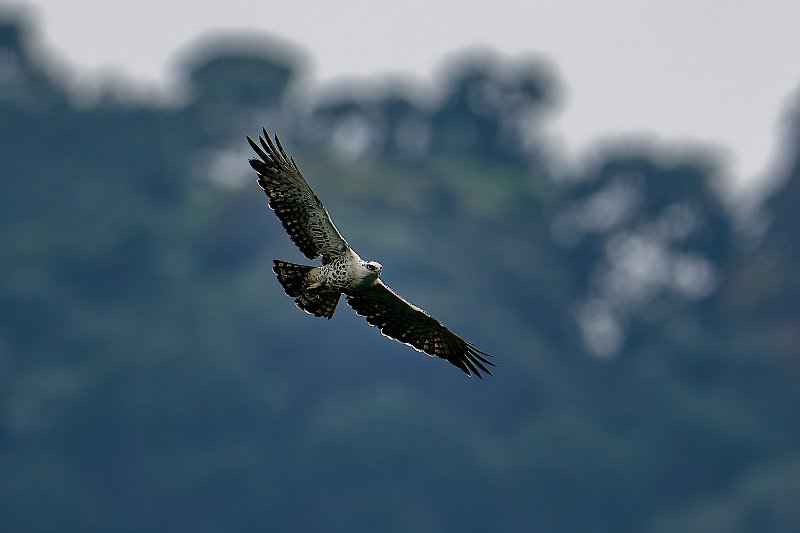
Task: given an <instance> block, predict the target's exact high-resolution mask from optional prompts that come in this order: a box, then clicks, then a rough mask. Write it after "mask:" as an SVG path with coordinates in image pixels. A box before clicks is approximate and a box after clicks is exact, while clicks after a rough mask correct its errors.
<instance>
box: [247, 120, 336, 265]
mask: <svg viewBox="0 0 800 533" xmlns="http://www.w3.org/2000/svg"><path fill="white" fill-rule="evenodd" d="M263 131H264V136H263V137H261V136H259V137H258V141H259V143H260V144H261V146H259V145H258V144H256V142H255V141H253V139H251V138H250V137H248V138H247V142H249V143H250V146H251V147H252V148H253V150H255V152H256V154H257V155H258V157H259V158H258V159H251V160H250V166H251V167H253V170H255V171H256V173H258V185H259V186H260V187H261V188H262V189H264V192H265V193H266V194H267V196H268V197H269V206H270V208H271V209H272V210H273V211H275V214H276V215H277V216H278V219H279V220H280V221H281V224H283V227H284V228H285V229H286V232H287V233H288V234H289V237H291V239H292V241H293V242H294V243H295V244H296V245H297V247H298V248H300V251H301V252H303V255H305V256H306V257H308V258H309V259H316V258H317V257H319V256H320V255H321V256H322V262H323V263H329V262H330V261H331V259H332V258H334V257H337V256H340V255H342V254H343V253H344V252H345V251H346V250H347V249H348V248H349V246H348V244H347V241H345V240H344V237H342V235H341V234H340V233H339V230H337V229H336V226H334V225H333V221H332V220H331V216H330V215H329V214H328V210H327V209H325V206H324V205H322V202H321V201H320V200H319V198H317V195H316V194H314V191H313V190H311V187H309V185H308V183H306V180H305V178H303V175H302V174H301V173H300V169H298V168H297V165H296V164H295V162H294V159H292V158H290V157H288V156H287V155H286V152H285V151H284V150H283V146H281V141H280V139H278V136H277V135H276V136H275V143H277V148H276V146H275V144H273V142H272V140H271V139H270V138H269V134H268V133H267V130H263Z"/></svg>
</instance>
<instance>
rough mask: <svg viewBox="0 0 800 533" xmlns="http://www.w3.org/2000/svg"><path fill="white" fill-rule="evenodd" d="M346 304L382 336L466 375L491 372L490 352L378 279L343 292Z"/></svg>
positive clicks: (492, 364) (479, 375)
mask: <svg viewBox="0 0 800 533" xmlns="http://www.w3.org/2000/svg"><path fill="white" fill-rule="evenodd" d="M347 303H348V304H349V305H350V307H352V308H353V309H354V310H355V312H356V313H358V314H359V315H361V316H363V317H365V318H366V319H367V322H368V323H369V324H370V325H371V326H375V327H377V328H378V329H379V330H380V332H381V333H382V334H383V335H385V336H386V337H389V338H391V339H394V340H396V341H399V342H402V343H404V344H407V345H409V346H411V347H412V348H414V349H415V350H417V351H420V352H423V353H426V354H428V355H431V356H437V357H441V358H442V359H444V360H446V361H448V362H450V363H451V364H453V365H455V366H457V367H458V368H460V369H461V370H463V371H464V373H466V374H467V375H468V376H471V375H472V374H474V375H476V376H478V377H479V378H481V379H482V378H483V376H482V375H481V372H485V373H486V374H489V375H490V376H491V375H492V373H491V371H490V370H489V369H488V368H487V366H496V365H495V364H494V363H492V362H491V361H489V360H488V359H486V358H487V357H491V355H489V354H487V353H486V352H482V351H481V350H479V349H478V348H476V347H475V346H473V345H472V344H470V343H469V342H467V341H465V340H464V339H462V338H461V337H459V336H458V335H456V334H455V333H453V332H452V331H450V330H449V329H447V327H445V326H444V325H443V324H442V323H441V322H439V321H438V320H436V319H435V318H434V317H432V316H431V315H429V314H428V313H426V312H425V311H423V310H422V309H420V308H419V307H417V306H415V305H414V304H412V303H410V302H408V301H407V300H405V299H404V298H403V297H402V296H400V295H399V294H397V293H396V292H394V291H393V290H392V289H390V288H389V287H387V286H386V285H384V283H383V282H382V281H381V280H380V279H379V280H377V281H376V282H375V284H374V285H371V286H370V287H368V288H366V289H361V290H359V291H357V292H353V293H349V294H347Z"/></svg>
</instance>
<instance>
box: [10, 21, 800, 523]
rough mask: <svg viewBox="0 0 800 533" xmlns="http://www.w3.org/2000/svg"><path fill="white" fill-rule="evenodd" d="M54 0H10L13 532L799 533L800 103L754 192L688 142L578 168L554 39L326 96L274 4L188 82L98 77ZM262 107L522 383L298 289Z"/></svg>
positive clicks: (307, 164) (602, 152) (471, 54)
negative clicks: (76, 63) (466, 368)
mask: <svg viewBox="0 0 800 533" xmlns="http://www.w3.org/2000/svg"><path fill="white" fill-rule="evenodd" d="M485 8H486V9H487V10H490V9H491V6H485ZM33 13H35V12H32V11H28V10H25V9H3V10H0V178H1V179H2V193H1V194H0V530H2V531H8V532H28V531H30V532H49V531H59V532H65V531H76V532H93V531H96V532H108V531H130V532H134V531H136V532H138V531H152V532H157V531H193V532H206V531H207V532H218V531H231V532H234V531H236V532H253V531H308V532H317V531H331V532H334V531H342V532H345V531H346V532H351V531H386V532H390V531H397V532H407V531H419V532H428V531H430V532H434V531H435V532H439V531H443V532H444V531H452V532H468V531H476V532H483V531H508V532H515V531H519V532H528V531H548V532H576V531H591V532H648V533H669V532H677V531H680V532H704V533H706V532H712V533H713V532H720V533H722V532H725V533H729V532H752V531H759V532H796V531H800V507H798V505H797V502H798V501H800V386H799V385H800V300H799V298H800V282H798V277H797V272H798V269H799V268H800V242H798V235H797V227H798V224H800V112H799V110H800V106H799V105H798V104H799V103H800V93H794V96H792V94H793V93H792V91H791V88H787V89H786V91H787V92H786V94H787V95H788V99H787V100H786V101H785V102H784V103H783V104H782V105H781V106H779V108H780V109H782V110H783V112H782V114H781V115H780V116H776V117H775V122H776V124H778V125H779V137H780V139H779V142H778V146H780V147H781V148H780V150H779V151H778V152H777V153H776V155H775V156H774V161H773V163H774V164H767V165H765V167H764V168H765V169H767V170H765V171H764V172H763V173H761V175H759V176H757V177H756V176H751V177H750V180H749V181H748V183H749V185H748V186H747V187H744V188H742V187H739V186H737V185H735V184H736V183H741V179H740V178H741V177H736V176H733V174H735V173H736V172H735V171H734V170H731V169H732V168H736V167H735V166H733V165H731V164H730V163H729V160H728V157H727V156H726V154H725V151H723V150H719V149H717V148H716V147H714V146H709V145H707V144H705V143H700V142H693V141H691V140H688V139H684V140H682V141H681V142H671V141H667V140H663V139H661V140H659V138H657V137H653V136H649V135H642V136H637V135H629V136H626V137H625V138H623V139H617V140H616V141H607V142H602V143H597V144H596V145H595V146H594V147H593V149H592V150H590V151H589V152H587V153H584V154H583V156H582V157H566V156H565V155H564V153H563V152H561V151H560V150H559V149H558V144H559V143H558V141H557V140H556V139H554V138H553V137H551V136H550V135H549V134H548V130H547V128H546V127H545V124H546V122H547V121H548V120H550V118H551V115H552V114H553V113H555V112H556V110H557V109H559V108H560V107H561V106H568V105H569V102H568V99H566V98H565V94H567V93H568V91H569V88H568V85H569V80H565V79H563V78H562V77H561V76H560V74H559V71H558V68H557V67H558V65H557V61H554V60H550V59H546V58H541V57H539V56H536V55H531V56H524V57H522V56H511V55H508V54H504V53H501V52H497V51H493V50H492V49H491V48H482V49H480V50H476V49H470V50H467V51H464V52H462V53H455V54H452V55H450V56H449V57H448V59H447V60H446V61H445V62H444V63H443V64H442V66H441V68H440V70H439V71H438V72H439V74H437V75H436V76H434V77H433V78H432V79H431V80H429V81H428V82H427V83H425V84H419V83H416V82H415V81H414V79H413V78H409V77H408V76H404V77H397V76H391V77H385V78H383V77H373V78H371V79H369V80H364V79H360V80H359V79H355V80H352V81H350V82H349V83H342V82H339V83H336V84H330V85H326V84H324V83H318V84H314V83H311V82H310V81H309V74H308V66H307V58H305V57H304V55H303V53H302V52H300V53H299V52H298V51H301V50H302V43H298V42H284V41H282V40H280V39H276V38H275V37H274V36H270V35H269V33H268V32H269V30H270V28H271V27H275V28H282V29H283V30H285V29H286V28H287V27H288V26H287V25H292V24H301V23H302V18H300V19H297V20H287V19H280V18H279V19H277V20H271V19H270V18H269V17H266V16H265V18H264V21H263V24H262V29H263V31H265V32H267V33H265V34H264V35H263V36H260V35H255V34H249V35H248V36H247V38H234V36H233V35H230V36H228V37H221V36H217V37H216V38H213V39H204V40H202V41H200V42H196V43H195V44H193V45H191V46H189V47H188V49H187V50H186V51H185V52H184V53H183V55H182V60H181V61H178V62H176V63H175V65H174V72H173V76H174V78H175V79H176V80H178V82H177V85H176V86H175V87H176V88H175V93H174V94H171V95H170V97H165V95H164V94H163V93H162V92H160V91H152V92H149V91H147V90H142V88H141V86H136V85H135V83H131V80H130V79H128V78H127V77H125V76H120V77H115V76H109V75H105V76H100V77H97V78H95V80H94V81H93V82H91V83H87V82H86V80H85V79H82V80H81V81H80V82H79V83H76V81H75V76H73V74H72V72H73V71H72V68H71V67H70V66H69V64H67V63H64V62H61V61H60V60H59V56H58V55H54V54H52V53H48V52H47V51H46V50H45V47H43V46H42V42H41V40H42V38H41V35H40V34H39V32H38V31H37V25H36V20H37V19H36V16H35V15H34V14H33ZM91 15H92V14H91V13H89V12H87V13H85V16H86V22H87V31H90V30H91V27H92V25H94V24H97V25H102V20H93V19H92V16H91ZM153 16H154V17H158V16H159V14H158V12H154V13H153ZM487 16H488V15H487ZM346 30H347V28H345V31H346ZM141 31H144V32H146V31H147V28H142V29H141ZM743 35H746V31H743ZM409 38H410V39H413V34H412V35H410V37H409ZM743 38H746V37H743ZM533 51H534V52H535V50H533ZM775 61H780V62H787V63H788V64H789V65H792V63H793V62H794V65H793V66H794V68H797V72H798V74H800V65H797V64H796V63H797V61H796V57H794V56H793V50H789V49H787V50H785V55H784V56H783V57H776V58H775ZM612 62H613V59H612ZM389 67H391V65H389ZM665 69H667V72H668V67H667V66H665ZM612 71H613V69H612ZM705 74H706V75H708V76H714V75H715V72H714V69H713V66H709V70H708V72H706V73H705ZM83 78H85V76H84V77H83ZM667 79H668V76H667ZM583 90H586V89H585V88H584V89H583ZM773 104H774V103H773ZM653 105H654V106H656V105H658V103H657V102H655V103H653ZM771 105H772V104H771ZM743 107H745V106H744V105H742V106H739V105H734V104H733V103H732V104H731V105H730V109H729V110H728V112H729V113H730V115H731V116H734V115H736V114H737V113H739V112H740V111H741V109H742V108H743ZM719 119H720V120H721V121H725V120H727V116H720V117H719ZM262 126H267V127H268V128H270V129H271V130H277V131H278V132H279V133H280V134H281V137H282V140H283V144H284V146H285V147H286V148H287V149H288V151H289V152H291V153H292V154H293V155H294V156H295V159H296V160H297V161H298V163H299V165H300V167H301V168H302V169H303V171H304V174H305V175H306V176H307V177H308V178H309V181H310V182H311V184H312V186H313V187H314V188H315V189H316V190H317V192H318V193H319V195H320V196H321V198H322V199H323V201H324V202H325V203H326V204H327V206H328V208H329V209H330V210H331V212H332V215H333V217H334V219H335V221H336V223H337V225H338V226H339V228H340V229H341V230H342V231H343V233H344V234H345V235H346V236H347V237H348V239H349V240H350V242H351V243H353V244H354V245H355V246H356V248H357V249H358V251H359V253H360V254H361V255H362V256H363V257H365V258H374V259H377V260H379V261H381V262H382V263H383V264H384V265H385V269H384V274H383V277H384V279H385V281H386V282H387V283H388V284H389V285H391V286H392V287H394V288H395V289H397V290H398V291H399V292H401V293H402V294H403V295H405V296H406V297H408V298H409V299H410V300H412V301H414V302H415V303H417V304H419V305H420V306H422V307H424V308H427V309H429V310H431V311H432V312H433V313H434V314H435V315H437V316H439V317H440V318H442V319H443V320H444V321H445V322H446V323H447V324H448V325H450V326H452V328H453V329H454V330H455V331H457V332H459V333H460V334H462V335H463V336H465V337H466V338H468V339H470V340H471V341H473V342H475V343H476V344H478V345H479V346H480V347H481V348H483V349H485V350H487V351H489V352H491V353H493V354H494V355H495V357H496V362H497V363H498V365H499V366H498V368H497V371H496V372H495V376H494V377H493V378H489V379H487V380H486V381H483V382H480V381H478V380H476V379H471V380H470V379H467V378H465V377H464V376H463V374H462V373H461V372H460V371H459V370H457V369H455V368H453V367H451V366H450V365H447V364H446V363H444V362H441V361H438V360H431V359H429V358H427V357H424V356H422V355H420V354H418V353H417V352H414V351H412V350H410V349H409V348H407V347H405V346H402V345H400V344H398V343H392V342H389V341H387V340H386V339H384V338H382V337H381V336H380V335H378V333H377V332H376V331H375V330H374V329H370V328H368V327H367V326H366V325H365V324H364V322H363V320H362V319H361V318H359V317H356V316H355V314H354V313H352V312H351V311H350V310H349V309H348V308H347V307H346V305H344V304H340V308H339V310H338V311H337V314H336V316H335V317H334V319H333V320H331V321H325V320H318V319H314V318H312V317H310V316H308V315H305V314H304V313H302V312H300V311H299V310H297V309H296V308H295V307H294V306H293V305H292V302H291V300H290V299H289V298H287V297H285V295H283V293H282V291H281V289H280V287H279V285H278V283H277V281H276V280H275V279H274V276H273V275H272V273H271V272H270V265H271V261H272V259H273V258H281V259H286V260H290V261H300V260H301V259H302V258H301V256H300V253H299V252H298V251H297V250H296V249H295V248H294V246H293V245H292V244H291V242H290V241H289V239H288V237H287V236H286V235H285V233H284V232H283V230H282V228H281V227H280V224H279V223H278V221H277V220H276V219H275V217H274V216H273V215H272V214H271V213H270V212H269V211H268V210H267V208H266V198H265V197H264V195H263V194H262V193H261V192H260V190H259V189H258V188H257V186H256V185H255V183H254V176H253V175H252V171H251V170H250V169H249V166H248V165H247V162H246V160H247V158H248V157H249V153H248V147H247V146H246V143H245V142H244V136H245V135H248V134H249V135H255V134H256V133H258V131H259V129H260V128H261V127H262ZM734 155H735V154H734ZM756 178H757V179H756ZM745 181H747V180H745Z"/></svg>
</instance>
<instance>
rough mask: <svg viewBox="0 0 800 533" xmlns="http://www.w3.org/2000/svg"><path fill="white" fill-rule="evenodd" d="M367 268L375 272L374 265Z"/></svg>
mask: <svg viewBox="0 0 800 533" xmlns="http://www.w3.org/2000/svg"><path fill="white" fill-rule="evenodd" d="M367 268H368V269H370V270H375V265H367Z"/></svg>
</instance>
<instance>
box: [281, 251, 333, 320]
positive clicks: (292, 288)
mask: <svg viewBox="0 0 800 533" xmlns="http://www.w3.org/2000/svg"><path fill="white" fill-rule="evenodd" d="M314 268H316V267H313V266H307V265H296V264H294V263H286V262H284V261H278V260H275V267H273V269H272V270H273V272H275V275H276V276H278V281H279V282H280V284H281V286H282V287H283V290H284V291H286V294H287V295H289V296H291V297H293V298H294V299H295V300H294V302H295V303H296V304H297V307H299V308H300V309H302V310H303V311H305V312H306V313H310V314H312V315H314V316H317V317H323V316H324V317H325V318H328V319H330V318H331V317H333V312H334V311H335V310H336V306H337V304H338V303H339V298H340V296H341V293H339V292H331V291H322V290H318V289H311V288H309V286H308V285H309V274H310V273H311V271H312V270H313V269H314Z"/></svg>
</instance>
